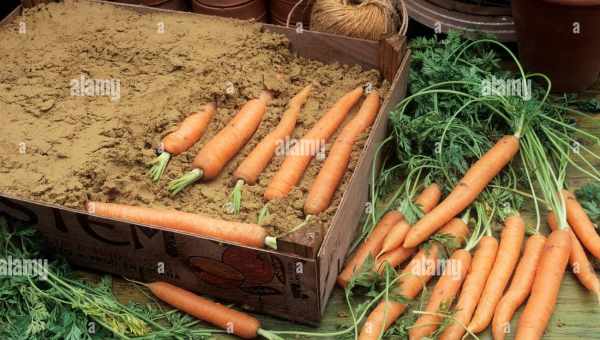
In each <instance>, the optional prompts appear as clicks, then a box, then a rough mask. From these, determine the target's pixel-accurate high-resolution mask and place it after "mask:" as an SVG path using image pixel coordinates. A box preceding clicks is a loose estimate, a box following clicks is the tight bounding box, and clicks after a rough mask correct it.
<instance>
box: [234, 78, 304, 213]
mask: <svg viewBox="0 0 600 340" xmlns="http://www.w3.org/2000/svg"><path fill="white" fill-rule="evenodd" d="M311 91H312V85H308V86H306V87H305V88H303V89H302V91H300V92H299V93H298V94H297V95H295V96H294V97H293V98H292V99H291V100H290V101H289V103H288V108H287V110H286V111H285V112H284V113H283V116H282V117H281V120H280V121H279V124H278V125H277V127H276V128H275V130H273V131H272V132H271V133H269V134H268V135H267V136H266V137H265V138H263V140H262V141H261V142H260V143H259V144H258V145H257V146H256V147H255V148H254V150H252V152H250V154H249V155H248V156H247V157H246V158H245V159H244V160H243V161H242V163H240V165H239V166H238V167H237V169H236V170H235V171H234V172H233V176H234V178H235V179H236V184H235V188H234V189H233V192H232V193H231V204H232V206H233V211H234V213H235V214H238V213H239V211H240V207H241V200H242V196H241V195H242V194H241V190H242V186H244V185H245V184H250V185H253V184H255V183H256V181H257V180H258V176H259V175H260V174H261V172H262V171H263V170H264V169H265V168H266V167H267V165H268V164H269V162H270V161H271V159H272V158H273V154H274V153H275V150H276V149H277V146H278V144H279V143H281V141H282V140H284V139H285V138H286V137H289V136H290V135H291V134H292V132H293V131H294V128H295V127H296V120H297V119H298V115H300V110H301V109H302V106H304V104H305V103H306V101H307V100H308V97H309V96H310V92H311Z"/></svg>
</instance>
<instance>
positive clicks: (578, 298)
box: [86, 84, 600, 340]
mask: <svg viewBox="0 0 600 340" xmlns="http://www.w3.org/2000/svg"><path fill="white" fill-rule="evenodd" d="M597 89H598V90H595V92H594V90H592V91H590V93H594V94H595V95H596V96H597V97H598V98H600V84H599V86H597ZM579 124H580V126H581V127H583V128H585V129H586V130H587V131H590V132H593V133H594V134H595V135H598V136H600V116H599V115H596V118H594V119H583V120H581V121H580V122H579ZM594 150H595V151H596V152H598V153H599V154H600V146H595V147H594ZM593 164H594V165H596V166H597V167H598V168H600V161H599V160H597V159H596V160H594V161H593ZM569 174H570V176H569V184H570V185H571V187H578V186H580V185H581V184H582V183H584V182H587V181H588V180H587V179H583V178H582V176H581V174H579V173H577V172H576V171H573V170H572V171H570V172H569ZM529 211H531V209H529ZM525 216H526V218H527V219H528V220H529V221H530V222H533V219H532V214H530V213H529V214H525ZM544 228H545V227H544ZM545 232H547V229H545ZM595 267H596V269H597V272H598V273H600V265H599V263H598V262H596V266H595ZM86 275H92V274H89V273H87V274H86ZM430 285H431V283H430ZM114 292H115V294H116V295H117V297H118V298H119V299H120V300H122V301H123V302H127V301H128V300H135V301H139V302H141V301H144V300H145V298H144V296H143V295H142V294H141V293H140V292H139V290H138V288H136V287H133V286H132V285H131V284H130V283H128V282H125V281H123V280H121V279H117V278H116V279H115V281H114ZM357 302H360V301H356V302H355V305H356V303H357ZM519 314H520V312H519V313H518V314H517V315H516V316H515V317H514V318H513V322H512V325H511V327H512V329H513V330H514V329H515V327H516V320H518V316H519ZM258 317H259V319H261V320H262V321H263V326H264V328H265V329H268V330H299V331H308V332H328V331H335V330H339V329H340V327H343V328H346V327H348V326H350V325H351V318H350V316H349V313H348V309H347V306H346V302H345V299H344V296H343V291H342V290H341V289H339V288H336V290H335V292H334V294H333V295H332V297H331V299H330V301H329V303H328V305H327V310H326V312H325V316H324V317H323V321H322V323H321V326H320V327H319V328H310V327H304V326H300V325H296V324H293V323H291V322H286V321H283V320H279V319H275V318H271V317H267V316H262V315H258ZM479 337H480V339H491V335H490V332H489V331H486V332H485V333H482V334H479ZM290 338H291V337H290ZM507 338H508V339H512V336H510V334H509V336H508V337H507ZM544 338H545V339H555V340H569V339H581V340H588V339H590V340H591V339H600V305H599V304H598V301H597V300H596V298H595V297H594V296H593V295H592V294H590V293H588V292H587V291H586V290H585V289H584V288H583V287H582V286H581V285H580V284H579V283H578V282H577V280H576V278H575V276H574V275H573V273H571V272H569V273H567V275H566V277H565V279H564V280H563V283H562V286H561V290H560V295H559V298H558V305H557V307H556V311H555V312H554V314H553V316H552V319H551V321H550V324H549V326H548V329H547V331H546V336H545V337H544ZM215 339H219V340H220V339H234V338H233V337H229V336H217V337H215ZM320 339H334V338H333V337H329V338H320Z"/></svg>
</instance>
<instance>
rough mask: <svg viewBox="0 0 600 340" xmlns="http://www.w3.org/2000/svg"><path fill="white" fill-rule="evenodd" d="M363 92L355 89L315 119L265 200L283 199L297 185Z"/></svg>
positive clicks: (286, 161) (284, 162)
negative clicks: (317, 151)
mask: <svg viewBox="0 0 600 340" xmlns="http://www.w3.org/2000/svg"><path fill="white" fill-rule="evenodd" d="M362 94H363V89H362V88H361V87H358V88H356V89H354V90H352V91H350V92H348V93H346V94H345V95H344V96H343V97H342V98H340V99H339V100H338V101H337V102H336V103H335V104H334V105H333V106H332V107H331V108H330V109H329V111H327V113H325V115H323V117H321V119H319V121H318V122H317V123H316V124H315V125H314V126H313V127H312V128H311V129H310V130H309V131H308V132H307V133H306V135H305V136H304V137H303V138H302V139H301V140H300V141H299V142H298V143H297V144H296V145H294V147H292V148H291V150H290V151H289V153H288V155H287V156H286V157H285V159H284V161H283V164H281V167H280V168H279V170H278V171H277V173H275V176H273V178H272V179H271V182H269V185H268V186H267V189H266V191H265V194H264V196H265V198H266V199H267V200H272V199H276V198H284V197H286V196H287V195H288V193H289V192H290V191H291V190H292V188H293V187H294V186H295V185H296V184H298V182H300V180H301V179H302V176H304V171H305V170H306V167H308V164H310V161H311V160H312V159H313V157H314V156H315V154H316V152H315V151H316V150H319V149H320V148H321V147H323V143H324V142H326V141H327V140H328V139H329V138H331V136H332V135H333V133H334V132H335V131H336V130H337V128H338V127H339V126H340V124H342V122H343V121H344V119H345V118H346V116H348V114H349V113H350V110H352V108H353V107H354V105H355V104H356V103H357V102H358V100H359V99H360V98H361V97H362Z"/></svg>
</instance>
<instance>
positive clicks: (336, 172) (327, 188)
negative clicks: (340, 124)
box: [304, 91, 380, 215]
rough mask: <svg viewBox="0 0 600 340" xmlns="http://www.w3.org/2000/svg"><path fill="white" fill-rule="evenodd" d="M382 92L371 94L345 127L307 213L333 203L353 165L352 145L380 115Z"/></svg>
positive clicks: (310, 195)
mask: <svg viewBox="0 0 600 340" xmlns="http://www.w3.org/2000/svg"><path fill="white" fill-rule="evenodd" d="M379 105H380V102H379V93H377V91H371V93H369V95H368V96H367V98H366V99H365V101H364V102H363V104H362V106H361V108H360V110H359V111H358V113H357V114H356V116H354V118H352V120H351V121H350V122H349V123H348V124H347V125H346V126H345V127H344V129H343V130H342V131H341V132H340V134H339V136H338V137H337V138H336V140H335V143H334V144H333V146H332V147H331V151H330V152H329V156H328V157H327V159H326V160H325V163H324V164H323V167H322V168H321V170H320V171H319V174H318V175H317V178H316V179H315V181H314V182H313V184H312V185H311V187H310V190H309V191H308V197H307V198H306V201H305V202H304V213H306V214H309V215H316V214H319V213H321V212H323V211H324V210H325V209H327V208H328V207H329V205H330V204H331V199H332V198H333V194H334V193H335V191H336V189H337V188H338V186H339V185H340V182H341V181H342V178H343V177H344V173H345V172H346V170H347V168H348V163H350V157H351V156H352V146H353V145H354V142H355V141H356V139H357V138H358V136H359V135H360V134H361V133H362V132H363V131H365V130H366V129H367V128H369V127H370V126H371V125H372V124H373V122H374V121H375V118H376V117H377V113H378V112H379Z"/></svg>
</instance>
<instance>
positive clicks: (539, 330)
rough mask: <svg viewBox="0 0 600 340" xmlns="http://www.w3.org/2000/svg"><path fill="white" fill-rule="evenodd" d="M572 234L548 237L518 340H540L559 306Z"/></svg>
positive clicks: (561, 231) (555, 233)
mask: <svg viewBox="0 0 600 340" xmlns="http://www.w3.org/2000/svg"><path fill="white" fill-rule="evenodd" d="M571 244H572V240H571V235H570V232H569V230H567V229H560V230H555V231H553V232H552V233H550V235H549V236H548V240H547V241H546V244H545V246H544V250H543V252H542V255H541V256H540V262H539V263H538V266H537V270H536V272H535V278H534V280H533V285H532V287H531V295H530V296H529V300H527V305H526V306H525V309H524V310H523V314H521V317H520V318H519V322H518V324H517V333H516V336H515V339H528V340H529V339H532V340H535V339H541V338H542V336H543V335H544V331H545V330H546V326H547V325H548V321H550V317H551V316H552V312H553V311H554V308H555V306H556V300H557V298H558V292H559V290H560V284H561V282H562V279H563V277H564V275H565V269H566V267H567V263H568V262H569V254H570V253H571Z"/></svg>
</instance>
